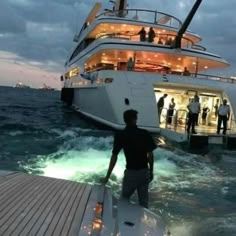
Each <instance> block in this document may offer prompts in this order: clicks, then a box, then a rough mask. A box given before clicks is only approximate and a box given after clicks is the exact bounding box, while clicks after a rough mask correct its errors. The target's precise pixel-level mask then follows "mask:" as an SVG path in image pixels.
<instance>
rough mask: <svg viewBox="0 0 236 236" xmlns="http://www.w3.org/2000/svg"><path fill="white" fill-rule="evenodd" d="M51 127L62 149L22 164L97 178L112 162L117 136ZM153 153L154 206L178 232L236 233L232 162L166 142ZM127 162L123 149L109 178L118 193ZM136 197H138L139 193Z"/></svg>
mask: <svg viewBox="0 0 236 236" xmlns="http://www.w3.org/2000/svg"><path fill="white" fill-rule="evenodd" d="M52 132H57V133H58V134H60V135H59V137H60V138H62V139H63V140H64V142H63V144H62V145H61V146H60V148H59V150H58V151H57V152H55V153H53V154H50V155H45V156H37V158H36V159H35V161H34V162H33V164H32V160H31V164H27V163H24V164H22V166H23V168H24V169H26V170H27V171H28V172H30V173H41V174H42V175H45V176H50V177H56V178H62V179H68V180H75V181H80V182H86V183H97V182H98V181H99V178H100V177H101V176H103V175H104V174H105V173H106V170H107V167H108V164H109V158H110V154H111V146H112V140H113V138H112V136H110V135H108V136H105V137H99V136H97V135H95V136H94V135H92V136H90V133H89V130H87V132H88V133H87V134H89V135H86V132H85V131H81V130H80V132H83V135H81V134H80V135H78V130H74V131H73V130H69V131H68V130H67V131H63V132H61V133H60V131H59V130H56V131H55V130H52ZM225 156H226V157H225V158H227V155H225ZM154 157H155V168H154V174H155V177H154V180H153V182H152V184H151V186H150V209H151V210H153V211H154V212H155V213H157V214H160V215H162V217H163V219H164V221H165V222H166V223H167V224H168V225H169V226H170V228H171V230H172V233H173V232H174V235H177V236H178V235H179V236H184V235H186V236H187V235H188V236H195V235H204V234H205V235H208V236H209V235H214V236H215V235H221V234H220V233H222V232H228V235H233V233H232V234H231V232H230V230H231V231H232V230H234V229H235V224H230V222H231V221H232V219H234V218H235V215H233V213H234V212H236V207H235V205H236V204H235V198H234V197H233V196H236V195H235V190H234V189H233V188H234V187H235V183H236V178H235V175H228V173H227V172H226V171H225V169H224V168H227V169H228V167H227V166H225V167H224V168H222V166H224V165H222V164H221V162H222V159H220V160H218V161H215V160H214V161H212V157H211V155H209V157H208V156H201V155H194V154H189V153H185V152H183V151H181V150H177V149H166V148H158V149H156V150H155V151H154ZM228 158H229V159H230V161H231V163H230V164H231V165H232V162H233V163H234V164H235V161H234V160H233V159H232V158H230V157H228ZM124 167H125V158H124V155H123V153H121V154H120V155H119V158H118V162H117V165H116V167H115V169H114V171H113V174H112V176H111V179H110V181H109V183H108V185H110V186H111V187H112V190H113V192H114V194H115V195H116V196H119V191H120V185H121V180H122V176H123V170H124ZM231 195H232V196H231ZM230 198H232V199H230ZM133 200H134V201H136V196H134V198H133ZM220 219H221V221H220ZM218 221H220V222H218ZM215 222H218V224H217V227H216V228H214V227H213V228H212V227H211V228H209V227H208V226H209V225H213V226H214V225H215ZM200 226H201V227H200ZM201 230H202V232H201V234H199V232H200V231H201ZM217 230H218V231H219V232H218V231H217ZM222 230H223V231H222ZM227 230H228V231H227ZM232 232H233V231H232ZM222 235H225V234H222Z"/></svg>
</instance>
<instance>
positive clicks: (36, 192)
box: [0, 170, 166, 236]
mask: <svg viewBox="0 0 236 236" xmlns="http://www.w3.org/2000/svg"><path fill="white" fill-rule="evenodd" d="M147 232H149V233H148V235H155V236H164V235H165V232H166V229H165V226H164V224H163V223H162V220H161V218H160V217H159V216H158V215H156V214H154V213H152V212H151V211H149V210H148V209H145V208H142V207H140V206H138V205H134V204H131V203H129V202H128V201H123V200H117V199H116V198H114V197H113V196H112V194H111V190H110V189H109V188H107V187H105V186H104V185H89V184H85V183H77V182H73V181H67V180H62V179H55V178H49V177H43V176H36V175H29V174H23V173H19V172H11V171H1V170H0V235H2V236H10V235H11V236H85V235H93V236H100V235H101V236H107V235H120V236H127V235H129V236H139V235H140V236H141V235H145V234H146V233H147ZM146 235H147V234H146Z"/></svg>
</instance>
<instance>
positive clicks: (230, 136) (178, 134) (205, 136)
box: [160, 124, 236, 150]
mask: <svg viewBox="0 0 236 236" xmlns="http://www.w3.org/2000/svg"><path fill="white" fill-rule="evenodd" d="M160 128H161V131H160V134H161V135H162V136H164V137H166V138H167V139H169V140H171V141H174V142H177V143H187V144H188V146H189V147H190V148H201V147H210V146H218V147H221V148H223V149H231V150H232V149H236V130H235V129H230V130H227V134H226V135H223V134H216V127H206V126H202V125H199V126H196V131H197V134H191V133H189V134H188V133H187V131H186V127H184V126H182V127H181V126H179V127H177V128H176V127H174V126H168V127H167V126H166V125H165V124H161V126H160Z"/></svg>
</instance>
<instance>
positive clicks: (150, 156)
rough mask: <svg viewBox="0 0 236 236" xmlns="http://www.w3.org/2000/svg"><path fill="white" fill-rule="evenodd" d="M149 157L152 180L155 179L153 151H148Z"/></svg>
mask: <svg viewBox="0 0 236 236" xmlns="http://www.w3.org/2000/svg"><path fill="white" fill-rule="evenodd" d="M147 159H148V165H149V171H150V182H151V181H152V180H153V163H154V161H153V160H154V159H153V153H152V152H148V153H147Z"/></svg>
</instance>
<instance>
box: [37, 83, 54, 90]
mask: <svg viewBox="0 0 236 236" xmlns="http://www.w3.org/2000/svg"><path fill="white" fill-rule="evenodd" d="M39 89H42V90H55V89H54V88H52V87H50V86H48V85H46V84H45V83H43V86H42V87H40V88H39Z"/></svg>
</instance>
